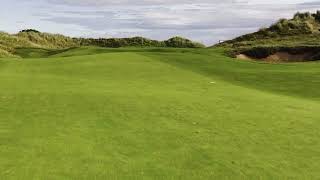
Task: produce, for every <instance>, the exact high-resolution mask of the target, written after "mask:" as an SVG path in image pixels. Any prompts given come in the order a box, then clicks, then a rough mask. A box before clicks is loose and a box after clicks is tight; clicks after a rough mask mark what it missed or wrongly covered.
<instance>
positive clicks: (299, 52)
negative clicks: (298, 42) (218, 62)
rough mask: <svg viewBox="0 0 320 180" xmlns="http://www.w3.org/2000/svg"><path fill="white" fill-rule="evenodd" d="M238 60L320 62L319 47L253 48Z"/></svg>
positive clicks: (238, 57) (244, 52)
mask: <svg viewBox="0 0 320 180" xmlns="http://www.w3.org/2000/svg"><path fill="white" fill-rule="evenodd" d="M236 58H237V59H247V60H248V59H249V60H259V61H266V62H306V61H316V60H320V48H319V47H294V48H253V49H250V50H246V51H243V52H241V53H239V54H238V55H236Z"/></svg>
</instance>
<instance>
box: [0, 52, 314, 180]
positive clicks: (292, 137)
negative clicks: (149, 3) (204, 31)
mask: <svg viewBox="0 0 320 180" xmlns="http://www.w3.org/2000/svg"><path fill="white" fill-rule="evenodd" d="M30 52H32V53H30ZM37 52H38V53H39V54H37ZM19 53H20V54H19V55H20V56H21V57H26V58H24V59H23V58H20V59H19V58H2V59H0V85H1V88H0V177H1V178H0V179H6V180H10V179H39V180H40V179H41V180H42V179H46V180H50V179H59V180H63V179H66V180H68V179H77V180H78V179H121V180H122V179H130V180H131V179H136V180H144V179H146V180H148V179H150V180H151V179H163V180H169V179H172V180H176V179H181V180H188V179H194V180H200V179H201V180H202V179H208V180H209V179H210V180H211V179H267V180H270V179H316V178H319V177H320V141H319V139H320V113H319V109H320V102H319V100H320V63H318V62H307V63H282V64H269V63H264V62H253V61H241V60H236V59H232V58H229V57H227V56H225V55H224V49H217V48H213V49H209V48H208V49H166V48H159V49H153V48H126V49H125V48H120V49H104V48H93V47H83V48H73V49H70V50H65V51H59V52H58V51H57V52H48V51H46V50H37V51H35V50H32V49H29V50H28V49H20V50H19ZM32 57H35V58H32Z"/></svg>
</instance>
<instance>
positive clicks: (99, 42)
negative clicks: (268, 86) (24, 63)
mask: <svg viewBox="0 0 320 180" xmlns="http://www.w3.org/2000/svg"><path fill="white" fill-rule="evenodd" d="M80 46H99V47H109V48H119V47H175V48H203V47H205V46H204V45H203V44H201V43H197V42H193V41H191V40H189V39H185V38H182V37H173V38H170V39H168V40H165V41H157V40H151V39H147V38H143V37H133V38H109V39H105V38H99V39H93V38H71V37H67V36H64V35H59V34H50V33H42V32H39V31H36V30H33V29H27V30H22V31H20V32H19V33H17V34H9V33H5V32H0V57H10V56H11V57H14V56H19V55H18V54H17V53H16V51H17V49H19V48H39V49H44V50H45V51H46V50H47V49H49V50H50V49H66V48H71V47H80Z"/></svg>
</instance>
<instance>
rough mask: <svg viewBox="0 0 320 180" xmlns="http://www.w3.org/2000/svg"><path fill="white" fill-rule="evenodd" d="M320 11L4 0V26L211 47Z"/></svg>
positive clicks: (249, 0) (302, 2) (169, 2)
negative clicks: (178, 40)
mask: <svg viewBox="0 0 320 180" xmlns="http://www.w3.org/2000/svg"><path fill="white" fill-rule="evenodd" d="M317 9H320V1H315V0H135V1H133V0H117V1H114V0H112V1H111V0H28V1H26V0H1V6H0V17H1V19H0V30H2V31H6V32H10V33H16V32H17V31H19V30H22V29H26V28H34V29H38V30H40V31H43V32H51V33H60V34H65V35H69V36H76V37H79V36H81V37H130V36H145V37H148V38H153V39H159V40H163V39H167V38H169V37H171V36H175V35H180V36H185V37H187V38H191V39H193V40H197V41H200V42H203V43H205V44H208V45H209V44H214V43H216V42H217V41H219V40H226V39H230V38H233V37H236V36H238V35H241V34H244V33H248V32H253V31H256V30H257V29H259V28H260V27H264V26H268V25H270V24H271V23H273V22H275V21H276V20H277V19H279V18H282V17H285V18H289V17H291V16H292V15H293V14H294V13H295V12H297V11H316V10H317Z"/></svg>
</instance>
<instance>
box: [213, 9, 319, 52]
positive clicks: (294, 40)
mask: <svg viewBox="0 0 320 180" xmlns="http://www.w3.org/2000/svg"><path fill="white" fill-rule="evenodd" d="M319 30H320V11H317V12H316V13H309V12H306V13H299V12H298V13H296V14H295V15H294V17H293V18H292V19H280V20H279V21H277V22H276V23H275V24H273V25H271V26H270V27H268V28H261V29H260V30H259V31H257V32H254V33H251V34H246V35H243V36H240V37H238V38H235V39H233V40H229V41H225V42H224V43H221V44H218V45H217V46H223V47H229V48H230V47H231V48H243V47H255V46H318V45H320V31H319Z"/></svg>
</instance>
